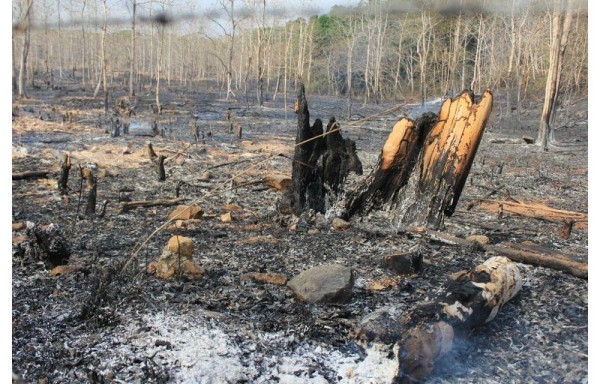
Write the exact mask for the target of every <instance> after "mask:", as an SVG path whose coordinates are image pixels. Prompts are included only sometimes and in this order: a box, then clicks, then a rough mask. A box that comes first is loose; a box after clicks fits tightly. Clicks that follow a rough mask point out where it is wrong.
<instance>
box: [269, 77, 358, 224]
mask: <svg viewBox="0 0 600 384" xmlns="http://www.w3.org/2000/svg"><path fill="white" fill-rule="evenodd" d="M294 109H295V111H296V113H297V114H298V128H297V131H296V146H295V149H294V159H293V161H294V162H293V164H292V182H291V187H290V188H289V189H288V192H287V193H286V195H284V198H283V199H282V201H281V202H280V204H279V206H280V209H282V210H284V211H286V210H287V208H290V210H291V211H292V212H293V213H294V214H295V215H297V216H299V215H300V214H301V213H302V212H304V211H308V210H309V209H313V210H315V211H317V212H322V213H324V212H325V211H326V210H327V209H328V208H329V207H331V206H332V205H333V204H334V202H335V201H336V200H338V196H339V195H340V194H341V193H342V192H343V187H344V182H345V180H346V178H347V177H348V174H349V173H350V172H351V171H352V172H355V173H357V174H362V164H361V162H360V159H359V158H358V155H357V154H356V144H355V143H354V141H353V140H350V139H344V138H343V137H342V135H341V128H340V125H339V123H337V122H336V120H335V118H334V117H332V118H330V119H329V123H328V124H327V127H326V130H325V133H323V122H322V121H321V119H315V122H314V124H313V125H312V126H311V125H310V122H309V120H310V112H309V110H308V103H307V101H306V96H305V91H304V84H302V83H299V84H298V91H297V96H296V102H295V105H294Z"/></svg>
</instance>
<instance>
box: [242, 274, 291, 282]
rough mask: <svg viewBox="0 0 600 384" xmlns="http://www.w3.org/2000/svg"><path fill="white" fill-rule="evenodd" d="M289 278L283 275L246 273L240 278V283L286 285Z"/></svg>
mask: <svg viewBox="0 0 600 384" xmlns="http://www.w3.org/2000/svg"><path fill="white" fill-rule="evenodd" d="M287 280H288V278H287V276H286V275H283V274H281V273H260V272H250V273H244V274H242V275H241V276H240V281H258V282H261V283H267V284H275V285H285V284H286V283H287Z"/></svg>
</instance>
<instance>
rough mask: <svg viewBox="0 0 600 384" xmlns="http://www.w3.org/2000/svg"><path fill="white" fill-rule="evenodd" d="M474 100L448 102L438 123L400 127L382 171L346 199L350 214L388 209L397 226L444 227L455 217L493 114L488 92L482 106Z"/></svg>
mask: <svg viewBox="0 0 600 384" xmlns="http://www.w3.org/2000/svg"><path fill="white" fill-rule="evenodd" d="M473 99H474V96H473V95H472V93H471V92H469V91H464V92H463V93H462V94H461V95H459V96H458V97H456V98H455V99H453V100H451V99H447V100H446V101H445V102H444V104H443V105H442V107H441V109H440V114H439V117H437V119H436V118H435V115H433V114H425V115H423V116H421V117H420V118H419V119H417V121H413V120H410V119H406V118H403V119H401V120H400V121H399V122H398V123H396V125H395V126H394V129H393V130H392V133H391V134H390V136H389V137H388V139H387V141H386V143H385V144H384V146H383V150H382V153H381V155H380V158H379V163H378V165H377V167H376V168H375V169H374V171H373V172H372V173H371V175H369V176H368V177H367V178H366V179H365V181H364V183H363V184H362V185H360V186H359V187H358V188H357V189H355V190H354V191H352V192H351V193H349V194H348V195H347V196H346V198H345V204H344V205H345V209H346V211H347V212H348V214H349V215H354V214H356V213H363V214H364V213H368V212H369V211H371V210H372V209H374V208H377V209H381V208H382V207H384V206H386V207H387V208H388V209H389V211H390V213H391V216H392V219H393V222H394V223H395V224H396V225H406V226H427V227H430V228H439V227H440V226H441V224H442V222H443V217H444V215H445V216H451V215H452V214H453V213H454V210H455V208H456V205H457V203H458V200H459V198H460V195H461V192H462V189H463V187H464V185H465V182H466V180H467V176H468V175H469V171H470V169H471V164H472V163H473V159H474V157H475V153H476V152H477V148H478V146H479V142H480V141H481V137H482V135H483V131H484V129H485V125H486V123H487V119H488V117H489V115H490V112H491V110H492V99H493V97H492V93H491V92H490V91H489V90H487V91H485V93H484V94H483V96H482V98H481V101H480V102H479V104H476V103H475V102H474V100H473Z"/></svg>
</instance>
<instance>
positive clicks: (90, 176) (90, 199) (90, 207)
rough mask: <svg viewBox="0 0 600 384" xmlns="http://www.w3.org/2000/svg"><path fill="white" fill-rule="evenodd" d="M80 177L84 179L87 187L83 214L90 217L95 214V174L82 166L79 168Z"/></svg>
mask: <svg viewBox="0 0 600 384" xmlns="http://www.w3.org/2000/svg"><path fill="white" fill-rule="evenodd" d="M81 177H82V178H83V179H84V180H85V185H86V189H87V197H86V204H85V214H86V215H87V216H90V217H93V216H96V193H97V189H98V183H97V181H96V176H94V173H93V172H92V170H91V169H89V168H83V169H82V170H81Z"/></svg>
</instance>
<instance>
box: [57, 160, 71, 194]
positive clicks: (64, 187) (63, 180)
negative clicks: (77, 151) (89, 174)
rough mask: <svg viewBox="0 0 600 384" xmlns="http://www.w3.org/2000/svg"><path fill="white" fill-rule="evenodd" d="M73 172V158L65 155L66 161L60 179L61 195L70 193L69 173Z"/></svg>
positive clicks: (61, 167)
mask: <svg viewBox="0 0 600 384" xmlns="http://www.w3.org/2000/svg"><path fill="white" fill-rule="evenodd" d="M70 171H71V156H69V155H68V154H65V159H64V161H63V162H62V163H61V165H60V177H59V179H58V190H59V191H60V194H61V195H66V194H67V193H68V192H69V186H68V181H69V172H70Z"/></svg>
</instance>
